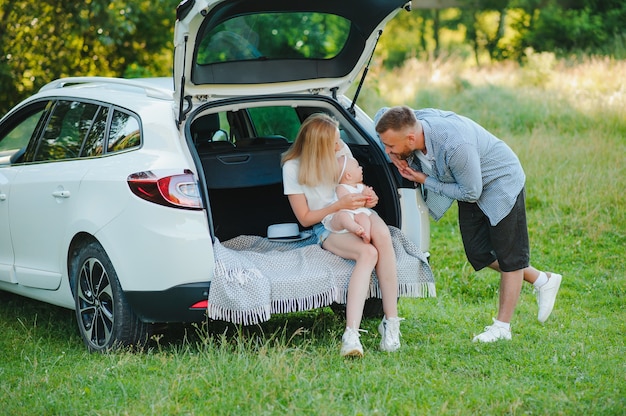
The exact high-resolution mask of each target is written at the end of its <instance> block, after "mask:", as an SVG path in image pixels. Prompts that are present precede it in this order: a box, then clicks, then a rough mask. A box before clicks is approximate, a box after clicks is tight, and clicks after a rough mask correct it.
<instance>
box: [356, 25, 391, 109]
mask: <svg viewBox="0 0 626 416" xmlns="http://www.w3.org/2000/svg"><path fill="white" fill-rule="evenodd" d="M382 33H383V31H382V29H381V30H379V31H378V36H376V43H374V48H373V49H372V53H371V54H370V59H369V60H368V61H367V65H366V66H365V69H364V70H363V75H361V81H359V86H358V87H357V88H356V92H355V93H354V98H353V99H352V104H351V105H350V108H349V109H348V111H349V112H350V114H352V116H355V115H356V112H355V110H354V106H355V105H356V100H357V99H358V98H359V93H360V92H361V87H362V86H363V83H364V82H365V77H366V76H367V71H368V70H369V68H370V64H371V63H372V58H373V57H374V52H375V51H376V46H377V45H378V40H379V39H380V35H382Z"/></svg>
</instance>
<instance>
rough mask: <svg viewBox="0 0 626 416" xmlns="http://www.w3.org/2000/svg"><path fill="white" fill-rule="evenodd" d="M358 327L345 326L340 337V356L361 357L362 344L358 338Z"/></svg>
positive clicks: (359, 335)
mask: <svg viewBox="0 0 626 416" xmlns="http://www.w3.org/2000/svg"><path fill="white" fill-rule="evenodd" d="M359 331H362V330H359V329H354V328H346V331H345V332H344V333H343V336H342V337H341V356H342V357H359V358H360V357H363V346H362V345H361V341H360V340H359V338H360V337H361V334H359Z"/></svg>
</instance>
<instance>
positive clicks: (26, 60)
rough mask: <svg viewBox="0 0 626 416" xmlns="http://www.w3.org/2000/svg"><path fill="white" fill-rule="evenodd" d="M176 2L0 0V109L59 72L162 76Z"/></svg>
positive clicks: (169, 51)
mask: <svg viewBox="0 0 626 416" xmlns="http://www.w3.org/2000/svg"><path fill="white" fill-rule="evenodd" d="M177 3H178V2H177V1H176V0H155V1H146V0H126V1H124V0H121V1H120V0H115V1H112V2H109V1H103V0H86V1H85V2H66V1H63V0H46V1H35V0H18V1H8V0H0V18H2V21H3V22H5V23H4V25H3V26H2V28H1V29H0V45H1V46H0V47H1V48H2V50H1V55H0V82H1V83H2V84H1V85H2V87H1V89H0V110H1V111H2V113H4V112H5V111H6V110H8V108H10V107H11V106H13V105H14V104H16V103H17V101H19V100H21V99H22V98H25V97H26V96H28V95H30V94H32V93H33V92H34V91H35V90H37V89H39V88H40V87H41V86H43V85H44V84H46V83H47V82H49V81H51V80H53V79H55V78H59V77H65V76H81V75H100V76H139V75H169V74H171V71H172V50H173V46H172V39H173V28H174V19H175V8H176V5H177Z"/></svg>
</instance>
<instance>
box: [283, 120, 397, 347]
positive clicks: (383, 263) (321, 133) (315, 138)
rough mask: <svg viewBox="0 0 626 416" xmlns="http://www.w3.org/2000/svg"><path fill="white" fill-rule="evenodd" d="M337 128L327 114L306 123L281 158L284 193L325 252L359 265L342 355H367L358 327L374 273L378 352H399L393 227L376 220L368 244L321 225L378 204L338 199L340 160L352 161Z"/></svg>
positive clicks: (360, 197)
mask: <svg viewBox="0 0 626 416" xmlns="http://www.w3.org/2000/svg"><path fill="white" fill-rule="evenodd" d="M338 126H339V124H338V123H337V121H336V120H335V119H333V118H332V117H330V116H328V115H326V114H314V115H312V116H310V117H309V118H307V119H306V120H305V121H304V123H302V126H301V127H300V131H299V132H298V136H297V137H296V140H295V141H294V143H293V144H292V146H291V147H290V148H289V150H287V151H286V152H285V153H284V155H283V159H282V163H283V185H284V192H285V195H287V197H288V199H289V203H290V204H291V208H292V209H293V212H294V214H295V216H296V218H297V219H298V221H299V222H300V224H302V226H304V227H310V226H313V232H314V233H315V235H316V236H317V238H318V242H319V244H320V245H321V246H322V248H324V249H326V250H328V251H330V252H331V253H333V254H335V255H337V256H340V257H343V258H345V259H349V260H354V261H355V262H356V264H355V266H354V270H353V272H352V275H351V276H350V283H349V285H348V299H347V305H346V329H345V332H344V334H343V337H342V345H341V355H342V356H356V357H362V356H363V347H362V346H361V342H360V340H359V336H360V334H359V331H360V329H359V327H360V325H361V318H362V316H363V308H364V305H365V299H366V297H367V293H368V291H369V287H370V279H371V276H372V271H373V270H374V269H376V275H377V277H378V282H379V285H380V290H381V292H382V298H383V299H382V301H383V311H384V313H385V316H384V317H383V320H382V322H381V323H380V325H379V327H378V330H379V332H380V334H381V336H382V340H381V342H380V349H381V350H383V351H396V350H397V349H398V348H400V321H401V318H398V277H397V273H396V256H395V252H394V250H393V246H392V242H391V235H390V233H389V228H388V227H387V225H386V224H385V222H384V221H383V220H382V219H381V218H380V217H379V216H377V215H376V216H372V225H371V231H370V234H371V235H370V239H371V241H370V243H366V242H365V241H363V239H362V238H360V237H358V236H357V235H355V234H353V233H331V232H330V231H329V230H327V229H326V228H325V227H324V226H323V225H322V223H321V221H322V219H323V218H324V217H326V216H327V215H329V214H333V213H336V212H338V211H340V210H354V209H357V208H362V207H366V208H373V207H374V206H376V204H377V203H378V197H377V196H376V194H375V193H372V194H371V195H369V196H366V195H363V194H354V193H350V194H347V195H345V196H343V197H341V198H339V199H336V198H335V188H336V186H337V183H338V181H339V178H338V176H339V172H338V169H337V158H338V157H340V156H349V157H352V155H351V152H350V149H349V148H348V146H347V145H346V144H345V143H344V142H343V141H342V140H341V139H340V136H339V128H338Z"/></svg>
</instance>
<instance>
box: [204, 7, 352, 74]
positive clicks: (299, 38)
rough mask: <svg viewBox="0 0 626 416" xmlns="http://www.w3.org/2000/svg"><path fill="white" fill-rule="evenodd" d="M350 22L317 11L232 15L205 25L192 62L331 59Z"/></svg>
mask: <svg viewBox="0 0 626 416" xmlns="http://www.w3.org/2000/svg"><path fill="white" fill-rule="evenodd" d="M349 33H350V21H349V20H347V19H344V18H343V17H341V16H337V15H333V14H326V13H317V12H298V13H295V12H292V13H289V12H280V13H260V14H251V15H243V16H236V17H234V18H231V19H229V20H226V21H224V22H222V23H220V24H218V25H217V26H213V27H210V28H208V30H207V31H206V32H205V33H204V34H203V36H202V39H201V41H200V42H199V47H198V48H197V50H196V59H195V61H196V63H197V64H199V65H208V64H214V63H220V62H232V61H241V60H281V59H332V58H334V57H335V56H337V55H338V54H339V53H340V52H341V50H342V49H343V47H344V45H345V43H346V41H347V39H348V34H349Z"/></svg>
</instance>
